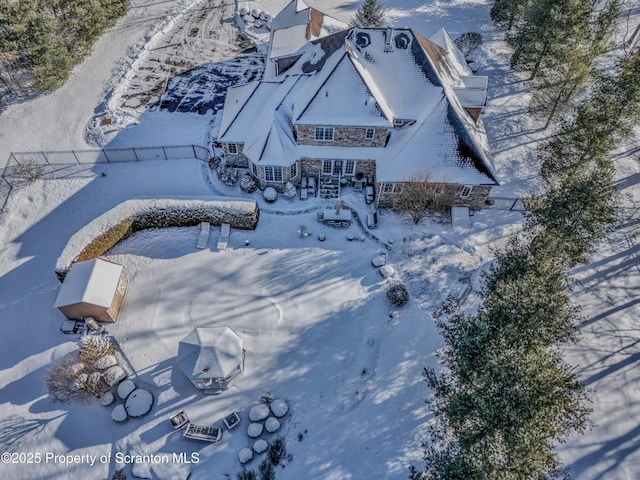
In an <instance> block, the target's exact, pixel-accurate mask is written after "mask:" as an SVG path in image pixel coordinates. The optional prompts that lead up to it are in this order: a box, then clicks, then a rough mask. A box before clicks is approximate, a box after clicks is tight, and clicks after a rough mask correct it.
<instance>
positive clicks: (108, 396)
mask: <svg viewBox="0 0 640 480" xmlns="http://www.w3.org/2000/svg"><path fill="white" fill-rule="evenodd" d="M115 399H116V397H114V396H113V393H111V392H107V393H105V394H104V395H102V398H101V399H100V404H102V405H104V406H105V407H108V406H109V405H111V404H112V403H113V402H114V400H115Z"/></svg>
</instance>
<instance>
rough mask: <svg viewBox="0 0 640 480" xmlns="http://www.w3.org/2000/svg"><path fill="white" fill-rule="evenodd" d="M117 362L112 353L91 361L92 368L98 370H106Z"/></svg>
mask: <svg viewBox="0 0 640 480" xmlns="http://www.w3.org/2000/svg"><path fill="white" fill-rule="evenodd" d="M117 364H118V359H117V358H116V357H115V356H113V355H105V356H104V357H100V358H99V359H98V360H96V361H95V362H94V363H93V366H94V368H97V369H98V370H106V369H107V368H109V367H113V366H114V365H117Z"/></svg>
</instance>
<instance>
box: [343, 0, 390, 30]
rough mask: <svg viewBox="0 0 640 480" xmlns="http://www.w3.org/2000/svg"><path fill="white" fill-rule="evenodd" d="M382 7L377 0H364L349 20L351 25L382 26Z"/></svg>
mask: <svg viewBox="0 0 640 480" xmlns="http://www.w3.org/2000/svg"><path fill="white" fill-rule="evenodd" d="M384 25H385V17H384V7H383V6H382V3H380V1H379V0H364V2H363V3H362V5H361V6H360V8H359V9H358V11H357V12H356V15H355V17H354V18H353V20H352V21H351V26H353V27H360V28H366V27H384Z"/></svg>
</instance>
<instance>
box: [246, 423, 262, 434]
mask: <svg viewBox="0 0 640 480" xmlns="http://www.w3.org/2000/svg"><path fill="white" fill-rule="evenodd" d="M263 428H264V427H263V426H262V424H261V423H252V424H250V425H249V428H247V435H249V436H250V437H251V438H258V437H259V436H260V435H262V430H263Z"/></svg>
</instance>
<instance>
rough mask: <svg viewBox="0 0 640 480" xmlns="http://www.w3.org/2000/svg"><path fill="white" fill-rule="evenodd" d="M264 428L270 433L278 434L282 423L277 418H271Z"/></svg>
mask: <svg viewBox="0 0 640 480" xmlns="http://www.w3.org/2000/svg"><path fill="white" fill-rule="evenodd" d="M264 428H265V430H266V431H267V432H269V433H273V432H277V431H278V430H280V421H279V420H278V419H277V418H273V417H269V418H267V421H266V422H265V424H264Z"/></svg>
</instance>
